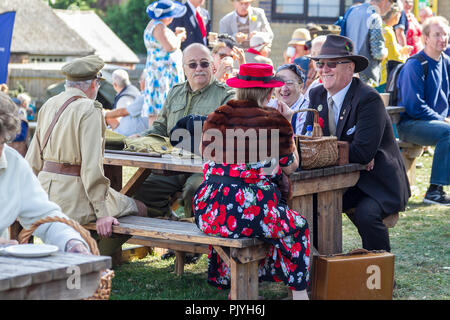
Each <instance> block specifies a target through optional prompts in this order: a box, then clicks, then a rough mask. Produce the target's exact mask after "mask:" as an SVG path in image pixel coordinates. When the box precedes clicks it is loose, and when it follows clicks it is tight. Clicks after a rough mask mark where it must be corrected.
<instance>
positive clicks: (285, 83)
mask: <svg viewBox="0 0 450 320" xmlns="http://www.w3.org/2000/svg"><path fill="white" fill-rule="evenodd" d="M296 83H301V82H298V81H294V80H286V81H284V85H285V86H287V87H292V86H293V85H294V84H296Z"/></svg>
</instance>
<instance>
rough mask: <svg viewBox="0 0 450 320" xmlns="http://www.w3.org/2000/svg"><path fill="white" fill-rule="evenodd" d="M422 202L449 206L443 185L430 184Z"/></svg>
mask: <svg viewBox="0 0 450 320" xmlns="http://www.w3.org/2000/svg"><path fill="white" fill-rule="evenodd" d="M423 202H424V203H429V204H440V205H444V206H450V197H449V196H448V195H447V194H446V193H445V191H444V187H443V186H436V187H434V188H433V187H432V186H430V188H428V191H427V193H426V194H425V198H424V199H423Z"/></svg>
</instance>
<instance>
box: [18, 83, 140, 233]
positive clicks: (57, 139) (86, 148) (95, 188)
mask: <svg viewBox="0 0 450 320" xmlns="http://www.w3.org/2000/svg"><path fill="white" fill-rule="evenodd" d="M73 96H81V97H82V98H80V99H78V100H76V101H74V102H72V103H71V104H69V106H68V107H67V109H66V110H65V111H64V112H63V113H62V115H61V117H60V118H59V120H58V122H57V123H56V125H55V127H54V129H53V132H52V134H51V136H50V139H49V141H48V143H47V145H46V147H45V149H44V151H43V158H42V159H41V154H40V148H41V143H42V141H43V139H44V135H45V132H46V131H47V128H48V127H49V126H50V123H51V122H52V120H53V118H54V116H55V114H56V113H57V111H58V110H59V108H60V107H61V106H62V105H63V104H64V102H65V101H67V100H68V99H69V98H71V97H73ZM105 130H106V124H105V119H104V117H103V114H102V106H101V104H100V103H99V102H96V101H93V100H91V99H89V98H88V97H87V96H86V95H85V93H84V92H83V91H81V90H79V89H77V88H68V89H67V90H66V91H64V92H63V93H61V94H59V95H57V96H55V97H53V98H50V99H49V100H48V101H47V102H46V103H45V104H44V105H43V106H42V108H41V110H40V111H39V115H38V121H37V128H36V132H35V135H34V137H33V139H32V142H31V144H30V147H29V150H28V153H27V155H26V160H27V161H28V162H29V163H30V165H31V167H32V169H33V171H34V173H35V174H37V175H38V179H39V181H40V183H41V185H42V186H43V188H44V189H45V191H46V192H47V194H48V195H49V199H50V200H51V201H53V202H55V203H57V204H58V205H59V206H60V207H61V209H62V211H63V212H64V213H66V214H67V215H68V216H69V217H70V218H72V219H74V220H76V221H78V222H79V223H80V224H86V223H88V222H93V221H96V220H97V219H98V218H101V217H106V216H113V217H120V216H123V215H127V214H130V213H135V212H137V207H136V203H135V202H134V200H133V199H131V198H129V197H127V196H125V195H122V194H120V193H119V192H117V191H115V190H114V189H112V188H110V181H109V179H108V178H106V177H105V175H104V172H103V152H104V146H105ZM44 160H45V161H52V162H57V163H68V164H71V165H81V171H80V176H70V175H65V174H58V173H53V172H45V171H41V170H42V168H43V164H44Z"/></svg>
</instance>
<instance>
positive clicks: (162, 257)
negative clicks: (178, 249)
mask: <svg viewBox="0 0 450 320" xmlns="http://www.w3.org/2000/svg"><path fill="white" fill-rule="evenodd" d="M172 257H175V252H173V251H172V250H168V251H167V252H166V253H164V254H163V255H162V256H161V260H167V259H170V258H172Z"/></svg>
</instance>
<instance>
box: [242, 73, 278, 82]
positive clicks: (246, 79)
mask: <svg viewBox="0 0 450 320" xmlns="http://www.w3.org/2000/svg"><path fill="white" fill-rule="evenodd" d="M236 78H238V79H240V80H244V81H263V82H269V81H271V80H273V78H274V76H268V77H254V76H241V75H240V74H238V75H237V76H236Z"/></svg>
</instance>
